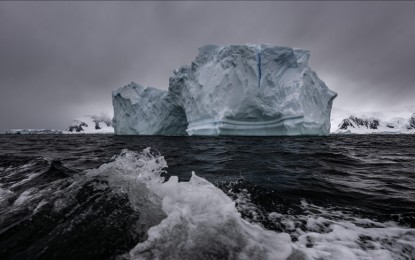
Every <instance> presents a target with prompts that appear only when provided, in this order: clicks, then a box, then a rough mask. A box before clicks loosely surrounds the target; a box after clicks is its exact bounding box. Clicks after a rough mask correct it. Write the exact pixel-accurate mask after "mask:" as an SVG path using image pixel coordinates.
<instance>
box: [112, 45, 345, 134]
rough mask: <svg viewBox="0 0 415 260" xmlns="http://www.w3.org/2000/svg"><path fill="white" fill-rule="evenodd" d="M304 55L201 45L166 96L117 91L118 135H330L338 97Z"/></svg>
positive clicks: (306, 53) (294, 51) (128, 88)
mask: <svg viewBox="0 0 415 260" xmlns="http://www.w3.org/2000/svg"><path fill="white" fill-rule="evenodd" d="M309 55H310V54H309V51H306V50H301V49H292V48H288V47H275V46H269V45H225V46H216V45H206V46H203V47H201V48H200V49H199V55H198V56H197V57H196V59H195V60H194V61H193V62H192V63H191V65H190V66H183V67H181V68H180V69H178V70H176V71H174V75H173V76H172V77H171V78H170V84H169V90H168V92H163V91H160V90H156V89H151V90H147V91H145V90H143V89H145V88H143V87H141V88H138V87H137V86H138V85H136V84H135V85H130V86H126V87H124V88H121V89H119V90H117V91H115V92H114V93H113V103H114V125H115V133H116V134H176V133H177V131H179V132H180V133H181V131H182V127H184V126H185V125H186V126H185V127H186V129H185V131H186V132H187V134H189V135H260V136H266V135H327V134H329V131H330V112H331V106H332V101H333V99H334V98H335V97H336V95H337V94H336V93H335V92H333V91H331V90H329V89H328V87H327V86H326V85H325V84H324V82H323V81H321V80H320V79H319V78H318V77H317V75H316V74H315V73H314V72H313V71H312V70H311V69H310V68H309V66H308V58H309ZM150 93H151V95H150ZM127 100H130V101H127ZM133 103H134V104H133ZM129 104H133V105H129ZM163 104H165V105H163ZM160 107H163V109H161V110H160V109H159V108H160ZM174 116H178V117H179V118H180V119H178V120H175V119H173V117H174ZM166 120H167V121H174V122H175V123H174V124H168V125H169V126H168V127H167V126H166V122H165V121H166ZM183 120H185V123H184V122H183ZM177 122H180V123H177ZM137 125H138V126H140V127H137ZM150 125H151V126H150ZM177 125H179V126H180V127H177ZM139 128H140V129H141V130H138V129H139ZM143 128H144V130H143ZM160 128H163V129H165V130H164V131H161V132H160V131H157V130H158V129H160ZM133 129H134V130H133Z"/></svg>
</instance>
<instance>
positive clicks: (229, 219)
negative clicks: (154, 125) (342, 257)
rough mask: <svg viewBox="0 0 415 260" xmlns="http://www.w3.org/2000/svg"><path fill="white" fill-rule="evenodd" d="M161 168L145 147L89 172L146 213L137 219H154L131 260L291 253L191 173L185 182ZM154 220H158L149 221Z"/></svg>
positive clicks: (284, 241)
mask: <svg viewBox="0 0 415 260" xmlns="http://www.w3.org/2000/svg"><path fill="white" fill-rule="evenodd" d="M165 167H167V163H166V161H165V160H164V158H163V157H162V156H156V155H154V154H152V153H151V152H150V149H149V148H147V149H144V150H143V152H141V153H136V152H132V151H128V150H124V151H123V152H122V153H121V154H120V155H118V156H116V157H114V160H113V162H111V163H108V164H104V165H102V166H101V167H99V168H98V169H96V170H91V171H90V172H89V174H92V175H95V174H99V175H101V176H102V175H106V176H107V177H108V180H109V186H110V187H112V188H114V190H116V191H118V192H123V193H126V194H127V195H128V197H129V200H130V203H131V204H132V206H133V207H134V206H135V208H136V209H140V212H143V214H147V215H148V216H147V217H146V219H145V220H142V223H144V222H145V221H148V220H149V219H150V218H151V219H152V220H153V224H154V225H153V226H152V227H151V228H150V229H149V230H148V238H147V240H145V241H143V242H141V243H139V244H137V245H136V246H135V247H134V248H133V249H132V250H131V251H130V253H129V257H130V258H131V259H286V258H287V257H289V256H290V255H291V253H292V246H291V240H290V237H289V235H288V234H278V233H276V232H274V231H270V230H266V229H264V228H262V227H261V226H260V225H257V224H252V223H249V222H247V221H245V220H244V219H242V217H241V214H240V213H239V212H238V210H237V209H236V207H235V202H233V201H232V200H231V199H230V198H229V197H228V196H227V195H226V194H225V193H223V192H222V191H221V190H220V189H218V188H217V187H215V186H214V185H213V184H211V183H210V182H208V181H207V180H205V179H203V178H201V177H198V176H197V175H196V174H195V173H194V172H193V173H192V177H191V179H190V180H189V181H188V182H179V181H178V178H177V177H176V176H172V177H170V179H169V180H168V181H166V182H163V181H164V179H163V177H161V174H162V173H163V172H164V170H163V169H164V168H165ZM143 207H145V210H143ZM158 207H160V208H159V209H161V210H162V213H160V212H158V211H157V208H158ZM149 209H150V211H151V212H152V213H149V212H148V210H149ZM154 212H156V213H158V215H157V214H156V215H154ZM155 219H160V221H159V222H158V223H154V222H157V221H156V220H155Z"/></svg>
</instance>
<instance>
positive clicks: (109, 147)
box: [0, 135, 415, 260]
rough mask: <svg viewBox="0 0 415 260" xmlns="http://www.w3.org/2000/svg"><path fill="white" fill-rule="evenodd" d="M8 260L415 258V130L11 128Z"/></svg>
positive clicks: (7, 140)
mask: <svg viewBox="0 0 415 260" xmlns="http://www.w3.org/2000/svg"><path fill="white" fill-rule="evenodd" d="M0 259H290V260H294V259H319V260H320V259H322V260H323V259H327V260H329V259H330V260H331V259H340V260H343V259H376V260H377V259H415V136H412V135H349V136H329V137H158V136H151V137H150V136H112V135H0Z"/></svg>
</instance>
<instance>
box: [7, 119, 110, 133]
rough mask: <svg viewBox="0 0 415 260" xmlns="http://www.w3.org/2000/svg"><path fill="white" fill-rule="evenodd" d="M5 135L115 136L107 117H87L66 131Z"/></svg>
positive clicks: (25, 131) (31, 130) (17, 131)
mask: <svg viewBox="0 0 415 260" xmlns="http://www.w3.org/2000/svg"><path fill="white" fill-rule="evenodd" d="M5 134H23V135H24V134H114V128H113V126H112V119H111V118H110V117H109V116H106V115H99V116H97V115H85V116H82V117H80V118H78V119H76V120H73V121H72V123H71V124H70V125H69V126H68V127H67V128H66V129H65V130H55V129H9V130H7V131H6V132H5Z"/></svg>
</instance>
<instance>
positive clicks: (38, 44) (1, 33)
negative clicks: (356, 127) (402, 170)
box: [0, 1, 415, 132]
mask: <svg viewBox="0 0 415 260" xmlns="http://www.w3.org/2000/svg"><path fill="white" fill-rule="evenodd" d="M208 43H212V44H243V43H268V44H272V45H281V46H290V47H296V48H305V49H309V50H311V58H310V65H311V67H312V69H313V70H315V71H316V72H317V74H318V75H319V77H320V78H321V79H322V80H323V81H325V82H326V84H327V85H328V87H329V88H330V89H332V90H334V91H336V92H337V93H338V94H339V96H338V98H337V99H336V100H335V102H334V106H335V107H342V108H346V109H350V110H354V109H359V110H389V109H393V108H395V107H396V106H400V105H412V104H414V103H415V86H414V80H415V3H412V2H357V1H351V2H325V1H323V2H246V1H245V2H234V1H233V2H225V3H224V2H211V1H207V2H156V3H154V2H130V1H127V2H119V3H116V2H80V1H77V2H63V1H57V2H49V1H47V2H0V132H2V131H4V129H7V128H55V129H64V128H65V127H67V126H68V124H70V122H71V121H72V119H74V118H76V117H79V116H82V115H84V114H97V113H100V112H104V113H108V114H111V115H112V103H111V91H112V90H113V89H116V88H118V87H121V86H123V85H125V84H127V83H129V82H130V81H135V82H137V83H140V84H143V85H147V86H153V87H157V88H161V89H167V88H168V79H169V76H171V75H172V71H173V70H174V69H175V68H178V67H180V66H181V65H184V64H189V63H190V62H191V61H192V60H193V59H194V58H195V56H196V55H197V48H198V47H200V46H201V45H204V44H208ZM414 112H415V111H414Z"/></svg>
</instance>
